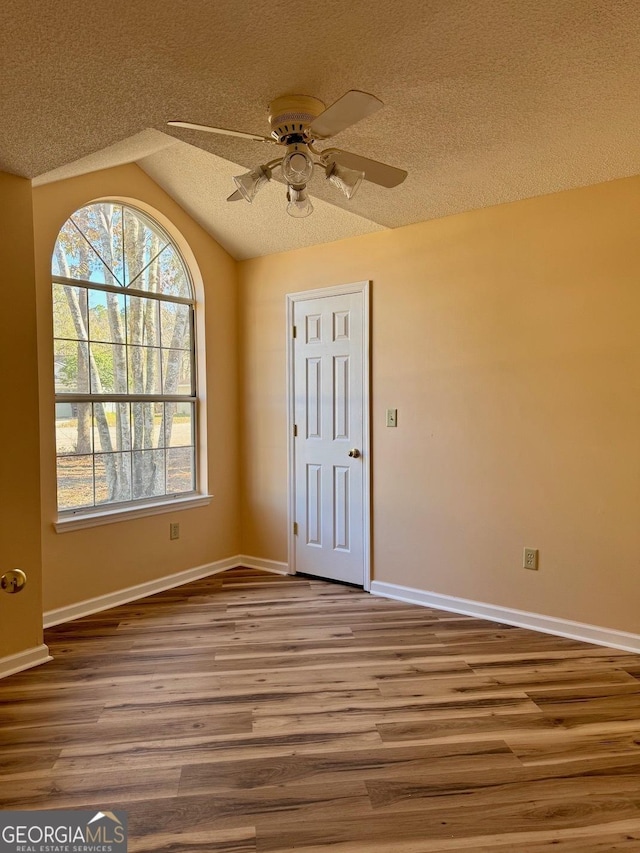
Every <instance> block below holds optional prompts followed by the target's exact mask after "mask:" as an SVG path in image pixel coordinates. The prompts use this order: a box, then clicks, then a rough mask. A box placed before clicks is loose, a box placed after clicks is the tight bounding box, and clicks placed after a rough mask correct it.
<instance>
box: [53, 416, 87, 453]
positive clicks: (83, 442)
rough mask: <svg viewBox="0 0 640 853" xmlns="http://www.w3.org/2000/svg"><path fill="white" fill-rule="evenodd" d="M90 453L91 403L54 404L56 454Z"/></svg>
mask: <svg viewBox="0 0 640 853" xmlns="http://www.w3.org/2000/svg"><path fill="white" fill-rule="evenodd" d="M92 451H93V447H92V442H91V403H56V452H57V454H58V455H59V456H61V455H63V454H71V453H75V454H84V453H91V452H92Z"/></svg>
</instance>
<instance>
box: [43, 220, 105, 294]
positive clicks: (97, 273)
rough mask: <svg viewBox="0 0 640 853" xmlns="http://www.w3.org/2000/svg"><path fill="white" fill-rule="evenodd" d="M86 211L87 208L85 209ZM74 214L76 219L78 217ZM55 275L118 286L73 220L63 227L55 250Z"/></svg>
mask: <svg viewBox="0 0 640 853" xmlns="http://www.w3.org/2000/svg"><path fill="white" fill-rule="evenodd" d="M85 209H86V208H85ZM79 213H80V211H78V213H77V214H74V218H75V217H77V216H78V214H79ZM53 257H54V262H53V274H54V275H62V276H64V277H65V278H77V279H81V280H82V281H95V282H97V283H99V284H118V282H117V281H116V280H115V278H114V277H113V275H112V274H111V272H110V270H108V269H107V267H106V266H105V265H104V263H103V262H102V260H101V259H100V257H99V256H98V255H97V254H96V252H95V251H94V249H93V248H92V247H91V245H90V244H89V243H88V242H87V240H85V238H84V237H83V235H82V233H81V231H79V230H78V228H77V227H76V225H74V222H73V221H72V219H68V220H67V221H66V222H65V224H64V225H63V226H62V229H61V230H60V233H59V234H58V239H57V241H56V246H55V250H54V256H53Z"/></svg>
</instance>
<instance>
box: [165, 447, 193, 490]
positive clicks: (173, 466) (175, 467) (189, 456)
mask: <svg viewBox="0 0 640 853" xmlns="http://www.w3.org/2000/svg"><path fill="white" fill-rule="evenodd" d="M194 488H195V479H194V476H193V447H178V448H175V449H173V448H170V449H169V450H167V494H172V495H174V494H177V493H179V492H191V491H193V489H194Z"/></svg>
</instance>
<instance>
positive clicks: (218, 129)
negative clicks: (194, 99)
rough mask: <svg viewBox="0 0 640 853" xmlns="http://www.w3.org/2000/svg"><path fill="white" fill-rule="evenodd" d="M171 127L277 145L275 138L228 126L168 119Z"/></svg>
mask: <svg viewBox="0 0 640 853" xmlns="http://www.w3.org/2000/svg"><path fill="white" fill-rule="evenodd" d="M167 124H168V125H171V127H186V128H187V130H204V131H205V133H219V134H221V135H222V136H239V137H240V139H252V140H253V141H254V142H271V143H272V144H273V145H277V144H278V143H277V142H276V140H275V139H270V138H269V137H268V136H258V135H257V134H256V133H244V131H242V130H228V129H227V128H226V127H209V126H208V125H206V124H192V123H191V122H190V121H168V122H167Z"/></svg>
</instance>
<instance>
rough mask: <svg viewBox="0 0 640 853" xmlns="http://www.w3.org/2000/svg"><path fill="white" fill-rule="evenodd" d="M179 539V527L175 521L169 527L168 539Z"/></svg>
mask: <svg viewBox="0 0 640 853" xmlns="http://www.w3.org/2000/svg"><path fill="white" fill-rule="evenodd" d="M179 538H180V525H179V524H178V522H177V521H172V522H171V524H170V525H169V539H179Z"/></svg>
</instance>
